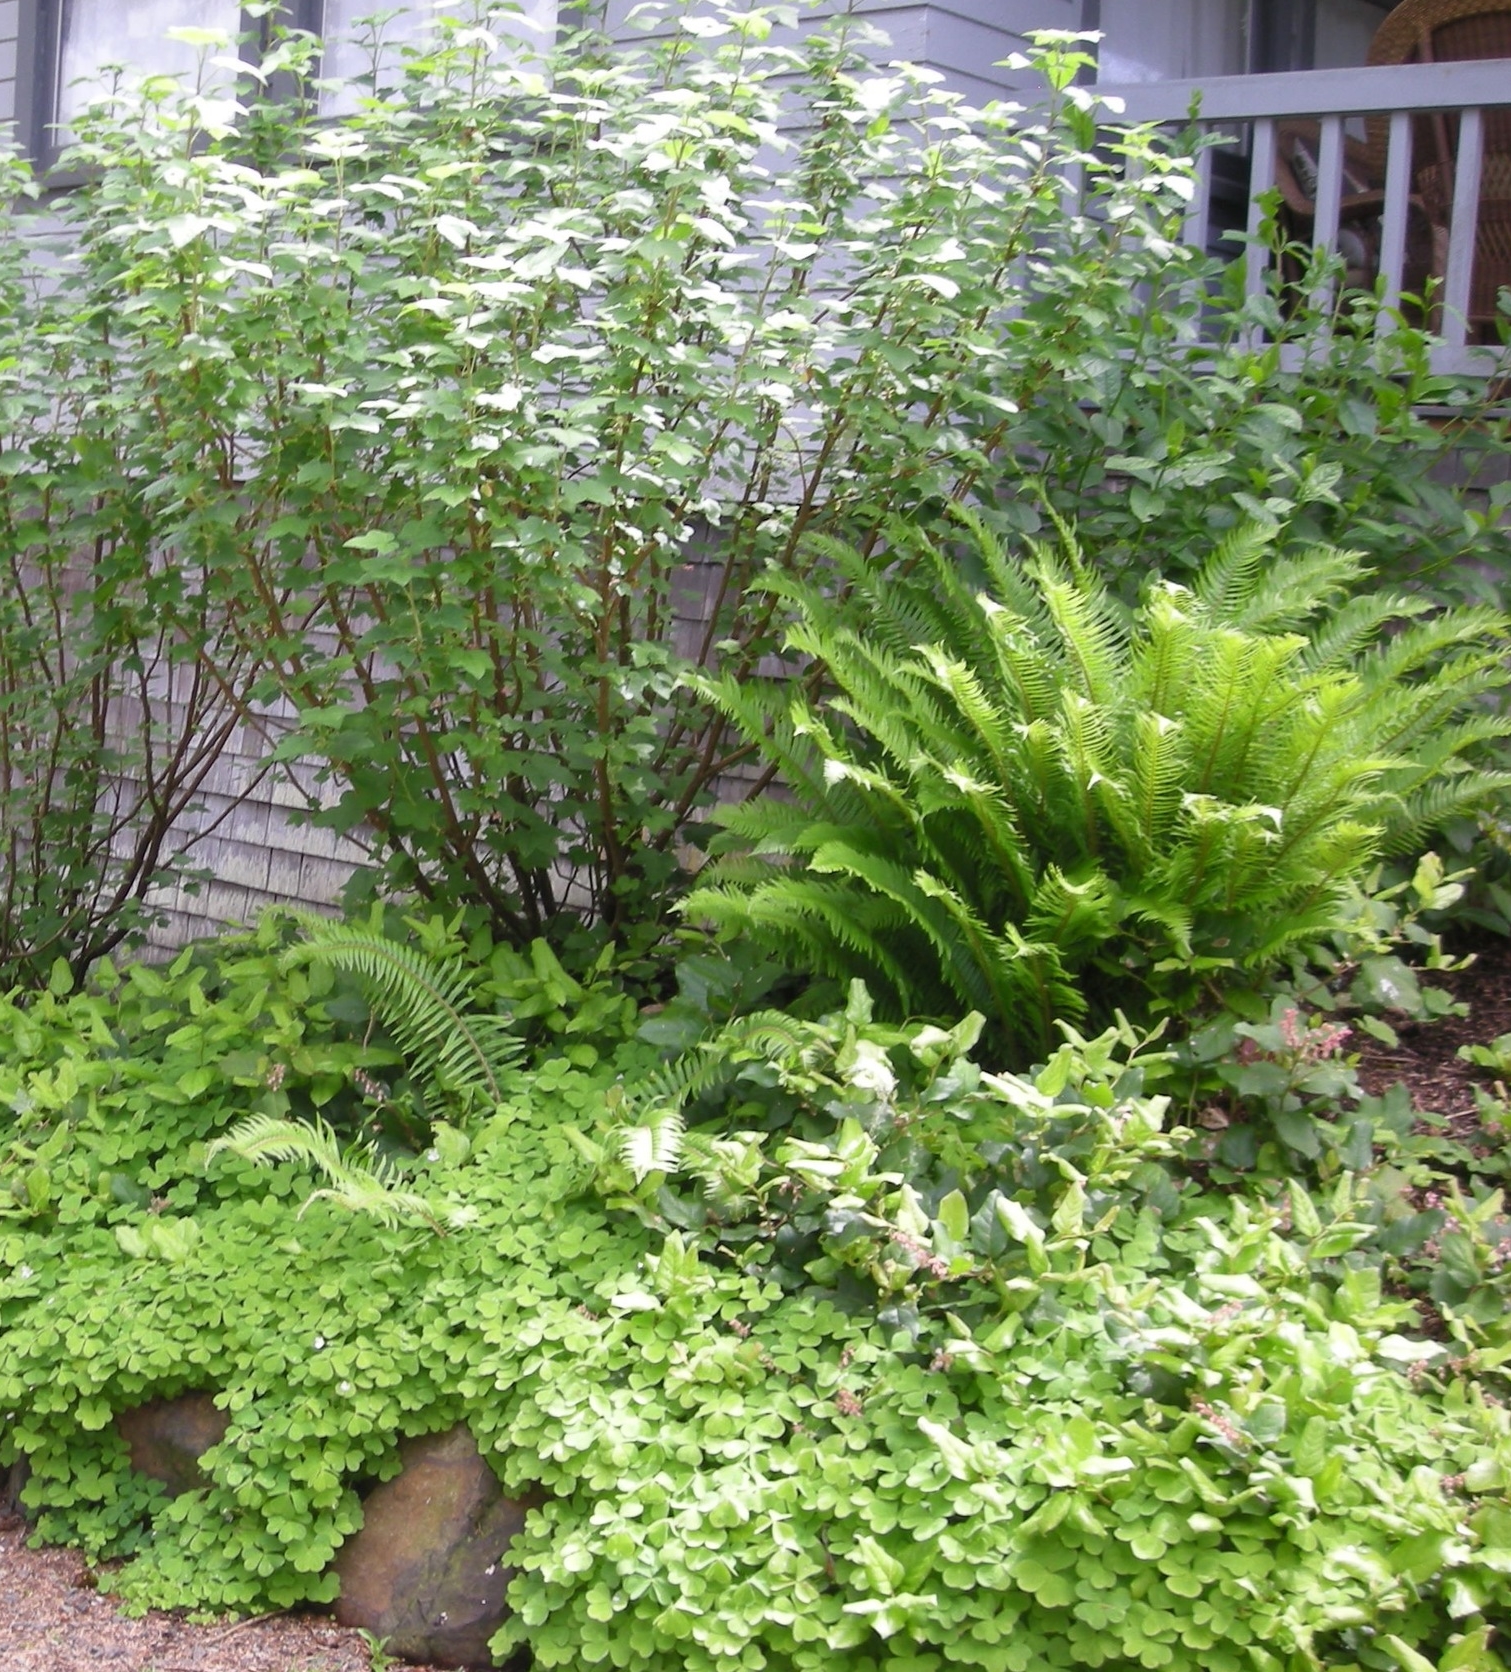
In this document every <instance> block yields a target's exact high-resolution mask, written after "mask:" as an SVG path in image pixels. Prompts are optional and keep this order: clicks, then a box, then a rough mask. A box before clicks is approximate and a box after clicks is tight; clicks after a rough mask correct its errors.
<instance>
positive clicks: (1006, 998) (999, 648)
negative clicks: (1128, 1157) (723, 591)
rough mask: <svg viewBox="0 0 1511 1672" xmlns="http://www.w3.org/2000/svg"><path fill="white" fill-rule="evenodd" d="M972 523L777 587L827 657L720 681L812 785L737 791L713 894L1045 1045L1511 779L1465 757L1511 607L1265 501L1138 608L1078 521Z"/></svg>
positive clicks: (1312, 897)
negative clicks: (1311, 542) (1108, 581)
mask: <svg viewBox="0 0 1511 1672" xmlns="http://www.w3.org/2000/svg"><path fill="white" fill-rule="evenodd" d="M967 528H968V531H969V533H970V535H971V539H970V542H969V546H968V549H967V550H965V551H964V553H961V552H959V551H957V550H956V549H954V548H952V547H948V546H943V545H938V544H933V543H930V542H928V541H927V540H923V539H919V538H917V537H916V536H913V535H910V533H909V532H908V531H907V530H905V529H903V528H901V527H899V528H897V529H895V530H894V541H895V544H894V545H893V546H892V547H891V548H889V550H888V552H887V554H886V555H885V557H867V556H865V555H864V554H862V553H860V552H857V551H853V550H850V549H847V548H844V547H840V546H834V545H828V546H825V547H824V548H823V550H824V553H825V555H826V557H827V558H828V560H829V564H830V574H829V580H828V583H827V584H824V585H820V584H819V583H818V582H817V581H812V580H810V581H799V580H797V579H794V578H791V577H777V578H773V579H771V580H770V581H769V582H768V583H767V585H768V588H769V590H770V591H771V592H772V593H773V594H774V595H775V596H777V597H778V598H780V599H781V600H782V601H783V602H784V603H785V604H786V605H788V606H789V607H790V608H791V610H792V611H793V613H794V615H795V616H796V625H795V626H793V627H792V628H791V629H790V631H789V633H788V638H787V645H788V648H789V650H790V651H792V652H793V653H795V654H796V655H798V656H800V657H802V658H804V659H805V660H806V661H808V663H809V664H810V667H811V674H810V677H809V678H808V679H807V680H806V681H797V682H795V687H789V688H787V689H783V688H774V689H773V688H768V689H764V690H763V689H759V688H752V687H751V686H749V685H748V684H743V683H740V682H737V681H735V680H733V679H721V680H718V681H705V682H704V683H703V687H702V688H703V689H705V690H706V691H707V692H708V693H709V695H710V696H711V698H712V699H713V700H714V701H716V702H717V703H718V704H719V705H720V707H721V708H722V709H723V710H724V712H725V713H726V714H727V715H728V716H729V717H730V720H731V722H732V723H733V724H734V725H735V726H737V727H738V728H739V729H740V730H741V732H742V733H743V734H744V735H745V737H746V738H747V739H748V740H749V741H750V743H751V744H752V746H755V747H758V748H760V749H761V750H762V752H763V753H764V754H765V756H766V757H767V758H768V759H769V760H770V762H771V763H772V765H773V767H774V768H775V769H777V770H778V771H779V772H780V774H781V777H782V780H783V782H784V784H785V786H786V790H787V793H786V794H785V795H784V796H782V797H781V798H780V799H775V798H774V799H770V800H767V801H765V802H758V803H755V804H752V805H748V806H744V807H739V808H735V809H731V810H727V811H725V812H723V813H722V814H721V818H722V822H723V823H725V824H726V825H727V826H728V827H729V829H730V831H731V833H732V837H731V838H730V839H726V841H725V844H724V851H725V853H726V854H730V850H731V849H732V850H733V852H732V854H731V855H730V856H729V857H726V858H724V859H722V860H721V861H720V863H719V864H718V865H717V866H716V867H715V868H714V869H713V870H712V871H711V872H707V873H705V874H704V876H703V878H700V886H699V887H698V888H697V890H696V891H695V893H694V894H693V896H692V897H691V898H690V900H689V901H688V903H687V911H688V913H689V915H690V916H692V917H693V918H695V919H697V918H702V919H707V920H710V921H711V922H712V923H713V924H714V925H715V926H716V927H718V928H719V929H721V930H724V931H727V932H729V933H734V934H739V935H742V936H749V937H751V938H753V939H754V940H755V941H756V942H757V943H758V944H763V945H765V946H767V947H769V948H771V949H773V950H775V951H779V952H780V953H781V954H782V955H783V956H785V957H786V958H788V959H789V961H790V962H791V963H792V965H793V967H795V968H803V969H816V970H819V971H822V972H825V973H829V974H836V975H846V974H851V973H854V974H860V975H864V976H865V977H866V978H867V979H868V980H873V981H875V982H877V983H878V984H879V986H880V988H881V989H882V991H884V992H885V993H886V994H887V995H888V997H889V999H890V1002H891V1004H892V1005H893V1007H894V1008H896V1009H900V1010H903V1011H909V1010H911V1011H915V1012H917V1011H922V1012H924V1013H929V1014H945V1013H949V1012H950V1011H952V1010H957V1009H959V1008H960V1007H961V1006H962V1005H968V1006H974V1007H976V1008H979V1009H981V1010H982V1011H983V1012H985V1013H986V1015H987V1016H988V1017H989V1018H990V1020H991V1023H992V1026H993V1028H994V1030H995V1033H996V1039H997V1044H998V1048H999V1049H1006V1050H1008V1051H1009V1052H1012V1053H1016V1054H1017V1055H1018V1057H1019V1059H1020V1060H1021V1059H1022V1057H1023V1056H1024V1054H1025V1053H1030V1052H1034V1051H1037V1050H1042V1049H1043V1048H1044V1047H1045V1046H1046V1045H1047V1044H1048V1042H1049V1041H1050V1039H1051V1038H1052V1035H1053V1024H1054V1022H1055V1020H1056V1019H1057V1018H1066V1019H1070V1020H1076V1019H1078V1018H1081V1017H1084V1016H1085V1015H1086V1014H1087V1013H1088V1011H1091V1012H1093V1013H1097V1014H1101V1015H1106V1014H1107V1012H1108V1009H1109V1007H1110V1005H1111V1004H1115V1003H1129V1002H1134V1001H1139V1000H1141V999H1142V998H1144V997H1148V998H1154V999H1159V998H1161V997H1165V998H1167V999H1168V998H1169V997H1171V996H1172V995H1173V997H1174V998H1175V999H1176V1000H1178V1001H1180V1000H1185V999H1187V998H1188V997H1189V995H1190V992H1191V990H1192V987H1193V985H1194V984H1195V983H1198V982H1201V981H1203V980H1210V981H1219V980H1221V979H1223V978H1224V977H1225V976H1227V975H1229V974H1231V973H1233V972H1244V971H1253V970H1263V969H1264V968H1265V967H1266V966H1267V965H1269V964H1272V963H1274V962H1275V961H1276V960H1277V959H1279V958H1280V957H1281V956H1282V955H1283V954H1284V953H1285V952H1286V951H1287V950H1288V949H1290V948H1292V947H1295V946H1297V945H1298V944H1299V943H1303V942H1305V941H1307V940H1308V939H1314V938H1316V937H1317V936H1319V935H1321V934H1323V933H1325V932H1327V931H1329V930H1331V929H1335V928H1339V927H1341V926H1342V925H1343V923H1344V921H1345V920H1346V917H1347V915H1348V914H1347V913H1346V912H1345V910H1344V901H1345V898H1346V896H1347V893H1348V888H1349V884H1350V882H1351V881H1352V880H1353V879H1355V878H1357V877H1359V876H1361V875H1362V874H1363V873H1364V872H1365V871H1366V870H1367V869H1368V868H1369V866H1370V865H1371V864H1372V862H1373V861H1374V859H1375V857H1376V855H1377V854H1378V853H1379V852H1380V851H1381V850H1382V849H1385V850H1387V851H1400V850H1403V849H1409V848H1411V847H1412V845H1413V844H1416V843H1418V842H1420V840H1421V838H1422V836H1423V834H1424V833H1425V832H1427V831H1429V830H1430V829H1432V828H1433V827H1434V826H1435V825H1436V824H1438V823H1439V822H1441V820H1443V819H1444V818H1446V817H1448V816H1449V815H1450V814H1452V813H1454V812H1456V811H1457V810H1459V809H1461V808H1463V807H1465V806H1466V805H1472V804H1474V803H1475V802H1477V801H1482V800H1484V799H1486V798H1488V797H1490V796H1491V795H1493V794H1495V793H1496V792H1498V791H1500V790H1502V789H1503V788H1504V787H1505V786H1506V784H1507V783H1508V782H1511V777H1508V775H1507V774H1506V773H1503V772H1493V771H1488V770H1483V769H1480V768H1476V767H1473V766H1471V765H1470V764H1469V761H1468V760H1467V759H1466V758H1465V757H1466V756H1467V755H1468V754H1469V753H1470V752H1471V751H1472V750H1473V749H1474V747H1475V746H1476V745H1478V744H1482V743H1484V742H1485V741H1486V740H1489V739H1494V738H1497V737H1500V736H1503V735H1504V734H1505V733H1506V732H1507V730H1508V729H1511V722H1508V721H1507V720H1506V719H1505V718H1504V717H1503V716H1502V715H1501V714H1499V713H1497V712H1495V711H1493V710H1491V709H1488V708H1486V707H1485V706H1484V705H1483V704H1482V703H1481V701H1480V699H1481V698H1483V697H1484V696H1485V694H1486V693H1494V692H1497V691H1499V690H1500V689H1501V688H1502V687H1503V685H1504V681H1505V675H1504V670H1503V665H1502V656H1503V653H1504V637H1503V623H1502V617H1501V616H1500V615H1499V613H1497V612H1495V611H1492V610H1488V609H1484V608H1465V609H1459V610H1446V611H1434V610H1431V609H1430V608H1429V607H1428V605H1427V603H1426V601H1425V600H1424V599H1423V598H1422V597H1420V596H1419V595H1401V594H1396V593H1393V592H1391V591H1390V590H1389V589H1384V588H1382V589H1380V590H1377V591H1367V592H1366V591H1363V590H1359V591H1358V592H1357V595H1354V596H1350V591H1351V589H1358V588H1361V587H1362V583H1363V578H1364V577H1363V574H1362V571H1361V568H1360V565H1359V562H1358V560H1357V558H1356V557H1354V556H1352V555H1350V554H1349V553H1346V552H1340V551H1335V550H1332V549H1329V548H1321V547H1319V548H1313V549H1309V550H1305V551H1302V552H1300V553H1298V554H1296V555H1294V556H1281V555H1279V554H1278V553H1277V551H1276V543H1275V539H1274V537H1273V534H1272V533H1271V531H1270V530H1268V529H1265V528H1263V527H1260V526H1258V525H1252V524H1251V525H1246V526H1245V527H1243V528H1240V529H1238V530H1236V531H1235V532H1233V533H1232V534H1230V535H1228V536H1227V537H1225V538H1224V539H1223V540H1222V541H1221V542H1220V543H1219V544H1218V545H1217V547H1216V548H1215V550H1214V551H1213V552H1212V553H1211V555H1210V556H1209V558H1208V560H1207V562H1206V564H1205V565H1204V567H1203V568H1202V570H1201V571H1200V572H1199V573H1198V574H1197V575H1195V576H1194V577H1192V580H1191V583H1190V585H1189V586H1187V585H1182V584H1178V583H1176V582H1174V581H1171V580H1167V579H1163V578H1155V579H1153V580H1151V581H1150V582H1148V583H1147V585H1146V587H1145V589H1144V592H1143V595H1142V597H1141V599H1140V601H1139V603H1138V605H1137V606H1136V607H1135V608H1132V609H1125V608H1124V607H1123V606H1121V605H1120V604H1119V603H1118V602H1117V600H1116V599H1115V598H1114V597H1113V596H1112V595H1111V593H1110V592H1109V591H1108V590H1107V588H1106V586H1105V585H1104V584H1103V582H1102V581H1101V580H1100V579H1099V578H1098V576H1097V575H1096V574H1095V573H1094V572H1092V571H1091V570H1089V569H1088V568H1087V567H1086V565H1085V563H1084V562H1083V560H1082V557H1081V554H1080V552H1079V549H1078V548H1077V546H1076V544H1075V542H1074V539H1073V537H1072V535H1071V534H1070V532H1069V531H1068V530H1066V531H1062V548H1061V549H1060V550H1058V551H1056V550H1052V549H1048V548H1038V549H1036V550H1035V552H1034V555H1033V556H1032V557H1031V558H1029V559H1027V560H1026V561H1020V560H1018V559H1017V558H1015V557H1013V556H1012V555H1010V554H1009V553H1008V552H1006V551H1005V550H1004V549H1003V548H1002V547H1001V546H1000V545H999V544H998V543H997V541H996V540H995V539H994V538H993V537H992V536H991V535H990V534H989V533H988V532H987V530H986V529H985V527H984V526H983V525H982V524H981V523H980V522H979V521H978V520H975V519H970V520H968V522H967ZM811 693H817V695H816V696H815V695H813V694H811Z"/></svg>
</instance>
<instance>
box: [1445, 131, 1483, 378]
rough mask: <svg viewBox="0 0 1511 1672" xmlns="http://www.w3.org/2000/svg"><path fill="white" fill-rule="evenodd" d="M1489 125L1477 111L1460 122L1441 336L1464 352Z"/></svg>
mask: <svg viewBox="0 0 1511 1672" xmlns="http://www.w3.org/2000/svg"><path fill="white" fill-rule="evenodd" d="M1484 154H1485V124H1484V119H1483V118H1482V116H1481V115H1480V112H1479V111H1477V110H1466V111H1465V112H1464V113H1463V115H1462V116H1461V117H1460V118H1459V155H1458V167H1457V169H1456V170H1455V172H1454V176H1453V218H1452V220H1451V221H1450V222H1449V225H1448V275H1447V277H1446V279H1445V280H1444V282H1443V320H1442V324H1441V325H1440V326H1439V328H1438V334H1439V335H1440V336H1441V337H1442V339H1443V341H1444V342H1446V343H1447V344H1448V345H1449V347H1450V348H1462V347H1463V345H1464V341H1465V338H1466V335H1467V332H1468V320H1469V287H1470V284H1471V282H1472V280H1473V277H1474V230H1475V223H1476V222H1477V221H1478V220H1479V213H1480V169H1481V167H1482V164H1483V161H1484Z"/></svg>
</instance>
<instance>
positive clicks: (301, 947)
mask: <svg viewBox="0 0 1511 1672" xmlns="http://www.w3.org/2000/svg"><path fill="white" fill-rule="evenodd" d="M300 924H301V927H302V929H303V932H304V939H303V940H302V941H300V942H297V943H296V944H295V945H293V946H291V947H290V948H289V949H288V950H287V951H286V952H285V953H284V955H283V965H284V967H285V968H286V969H288V968H294V967H296V966H298V965H300V964H309V963H323V964H325V965H327V966H328V967H329V968H331V969H338V970H343V971H345V972H346V973H348V974H350V975H352V976H354V977H355V978H356V980H357V981H358V982H359V984H360V985H361V987H362V990H363V992H364V994H365V995H366V998H367V1001H368V1004H369V1005H370V1006H371V1007H372V1009H373V1011H374V1013H375V1014H376V1015H377V1016H378V1018H379V1020H380V1021H381V1022H382V1023H383V1026H384V1027H385V1028H386V1029H387V1030H388V1033H389V1034H390V1036H391V1037H392V1039H393V1042H394V1044H395V1045H396V1046H397V1047H398V1049H399V1050H400V1051H401V1052H402V1053H403V1055H404V1059H405V1063H406V1066H407V1067H408V1069H409V1072H410V1074H411V1075H412V1076H413V1077H414V1078H415V1079H416V1080H417V1081H419V1082H420V1083H421V1084H422V1085H425V1086H426V1087H427V1088H428V1089H430V1090H432V1091H435V1092H438V1093H439V1094H441V1095H442V1096H446V1097H455V1096H457V1095H458V1094H465V1093H467V1092H469V1091H479V1092H482V1093H483V1094H484V1095H486V1097H487V1098H488V1100H489V1101H490V1102H492V1103H501V1102H502V1101H503V1097H504V1092H503V1079H504V1076H505V1074H506V1073H507V1071H508V1069H509V1068H510V1067H511V1066H512V1065H513V1064H514V1063H515V1062H517V1061H518V1059H519V1056H520V1053H521V1050H522V1048H523V1047H522V1045H521V1043H520V1041H519V1039H518V1038H517V1037H516V1035H515V1033H514V1031H513V1024H512V1021H511V1019H510V1018H508V1017H505V1016H493V1015H488V1014H484V1013H479V1012H477V1011H474V1010H471V1009H469V1008H468V999H469V997H470V992H471V986H472V977H471V975H470V974H469V973H468V972H467V970H465V969H464V968H461V967H456V968H448V967H447V966H446V965H445V964H443V963H441V962H439V961H438V960H436V959H434V958H430V957H427V956H426V955H425V954H424V953H422V952H419V951H417V950H416V949H415V948H413V947H409V946H405V945H403V944H402V943H401V942H398V941H395V940H391V939H389V937H388V936H387V935H384V934H380V933H379V932H377V931H376V930H373V929H362V928H357V927H355V926H353V925H351V924H346V923H339V922H333V921H331V920H330V919H327V918H322V917H316V916H314V915H312V914H311V915H301V917H300Z"/></svg>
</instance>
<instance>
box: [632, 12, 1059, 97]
mask: <svg viewBox="0 0 1511 1672" xmlns="http://www.w3.org/2000/svg"><path fill="white" fill-rule="evenodd" d="M635 4H636V0H611V5H610V8H609V27H610V28H611V30H612V31H613V33H614V35H615V37H616V38H617V39H620V40H623V41H626V42H633V41H635V40H637V39H640V40H643V39H645V38H646V32H645V31H644V30H643V29H641V28H638V27H636V25H635V24H633V23H632V22H630V21H628V20H629V15H630V13H631V12H632V11H633V10H634V9H635ZM834 9H835V10H836V11H837V10H839V9H840V0H834ZM850 9H851V10H852V11H853V12H854V14H855V15H856V16H859V17H863V18H865V19H866V21H867V22H869V23H871V24H874V25H875V26H876V28H878V29H880V30H881V31H883V32H884V33H885V34H886V35H887V37H888V38H889V43H890V44H889V45H888V46H887V47H886V48H878V49H877V51H876V58H877V60H878V62H881V63H885V62H887V61H888V60H890V59H903V60H907V61H908V62H910V63H914V64H919V65H922V66H924V67H926V68H928V69H932V70H938V71H939V72H940V74H941V75H943V76H944V78H945V81H946V83H947V84H948V85H949V86H950V87H953V88H956V89H957V90H958V91H960V92H962V93H964V94H965V95H966V96H967V97H968V98H970V99H972V100H973V101H976V102H984V101H985V100H987V99H990V98H1000V97H1002V96H1003V95H1004V94H1008V93H1011V92H1013V91H1014V90H1015V89H1017V88H1018V87H1021V86H1022V85H1023V83H1024V77H1023V75H1022V72H1021V71H1020V72H1014V71H1012V70H1010V69H1006V68H1002V67H1000V66H1001V61H1002V60H1003V59H1005V58H1007V57H1008V56H1009V55H1010V54H1012V53H1014V52H1021V51H1022V50H1023V48H1024V46H1025V45H1026V44H1027V40H1028V34H1029V31H1031V30H1034V29H1076V28H1079V27H1080V18H1081V0H859V3H858V4H856V5H854V6H853V7H852V8H850ZM660 32H662V31H657V33H660Z"/></svg>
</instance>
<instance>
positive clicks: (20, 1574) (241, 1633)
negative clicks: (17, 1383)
mask: <svg viewBox="0 0 1511 1672" xmlns="http://www.w3.org/2000/svg"><path fill="white" fill-rule="evenodd" d="M26 1533H27V1529H26V1528H25V1526H24V1525H23V1524H22V1523H21V1522H19V1521H16V1520H12V1521H10V1522H8V1523H5V1524H0V1672H369V1668H370V1667H371V1666H372V1664H373V1660H372V1656H371V1655H370V1653H369V1651H368V1646H367V1644H366V1643H365V1642H364V1641H363V1639H362V1636H361V1634H360V1633H359V1632H355V1631H346V1630H343V1629H342V1628H341V1627H340V1626H338V1625H336V1624H335V1623H334V1622H333V1621H332V1620H330V1619H329V1618H328V1617H326V1616H323V1615H320V1614H314V1613H294V1614H275V1615H272V1616H270V1617H267V1618H264V1619H254V1620H240V1621H236V1620H233V1621H228V1622H227V1623H225V1624H223V1625H210V1626H203V1625H191V1624H190V1623H189V1622H188V1621H187V1620H184V1619H181V1618H180V1617H179V1616H178V1615H176V1614H158V1613H153V1614H147V1615H145V1616H143V1617H142V1618H141V1619H139V1620H134V1619H128V1618H127V1617H126V1616H125V1615H124V1614H122V1613H121V1612H120V1611H119V1608H118V1607H117V1605H116V1602H115V1600H114V1599H113V1598H112V1597H108V1596H106V1595H104V1594H103V1593H102V1592H100V1591H97V1590H96V1589H95V1588H94V1579H93V1577H92V1576H91V1574H90V1573H89V1570H88V1568H87V1567H86V1565H85V1562H84V1558H83V1557H82V1556H80V1555H79V1554H78V1553H77V1552H76V1551H73V1550H28V1549H27V1547H26ZM380 1664H381V1662H380ZM418 1672H449V1669H447V1668H442V1667H422V1668H419V1669H418Z"/></svg>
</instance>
